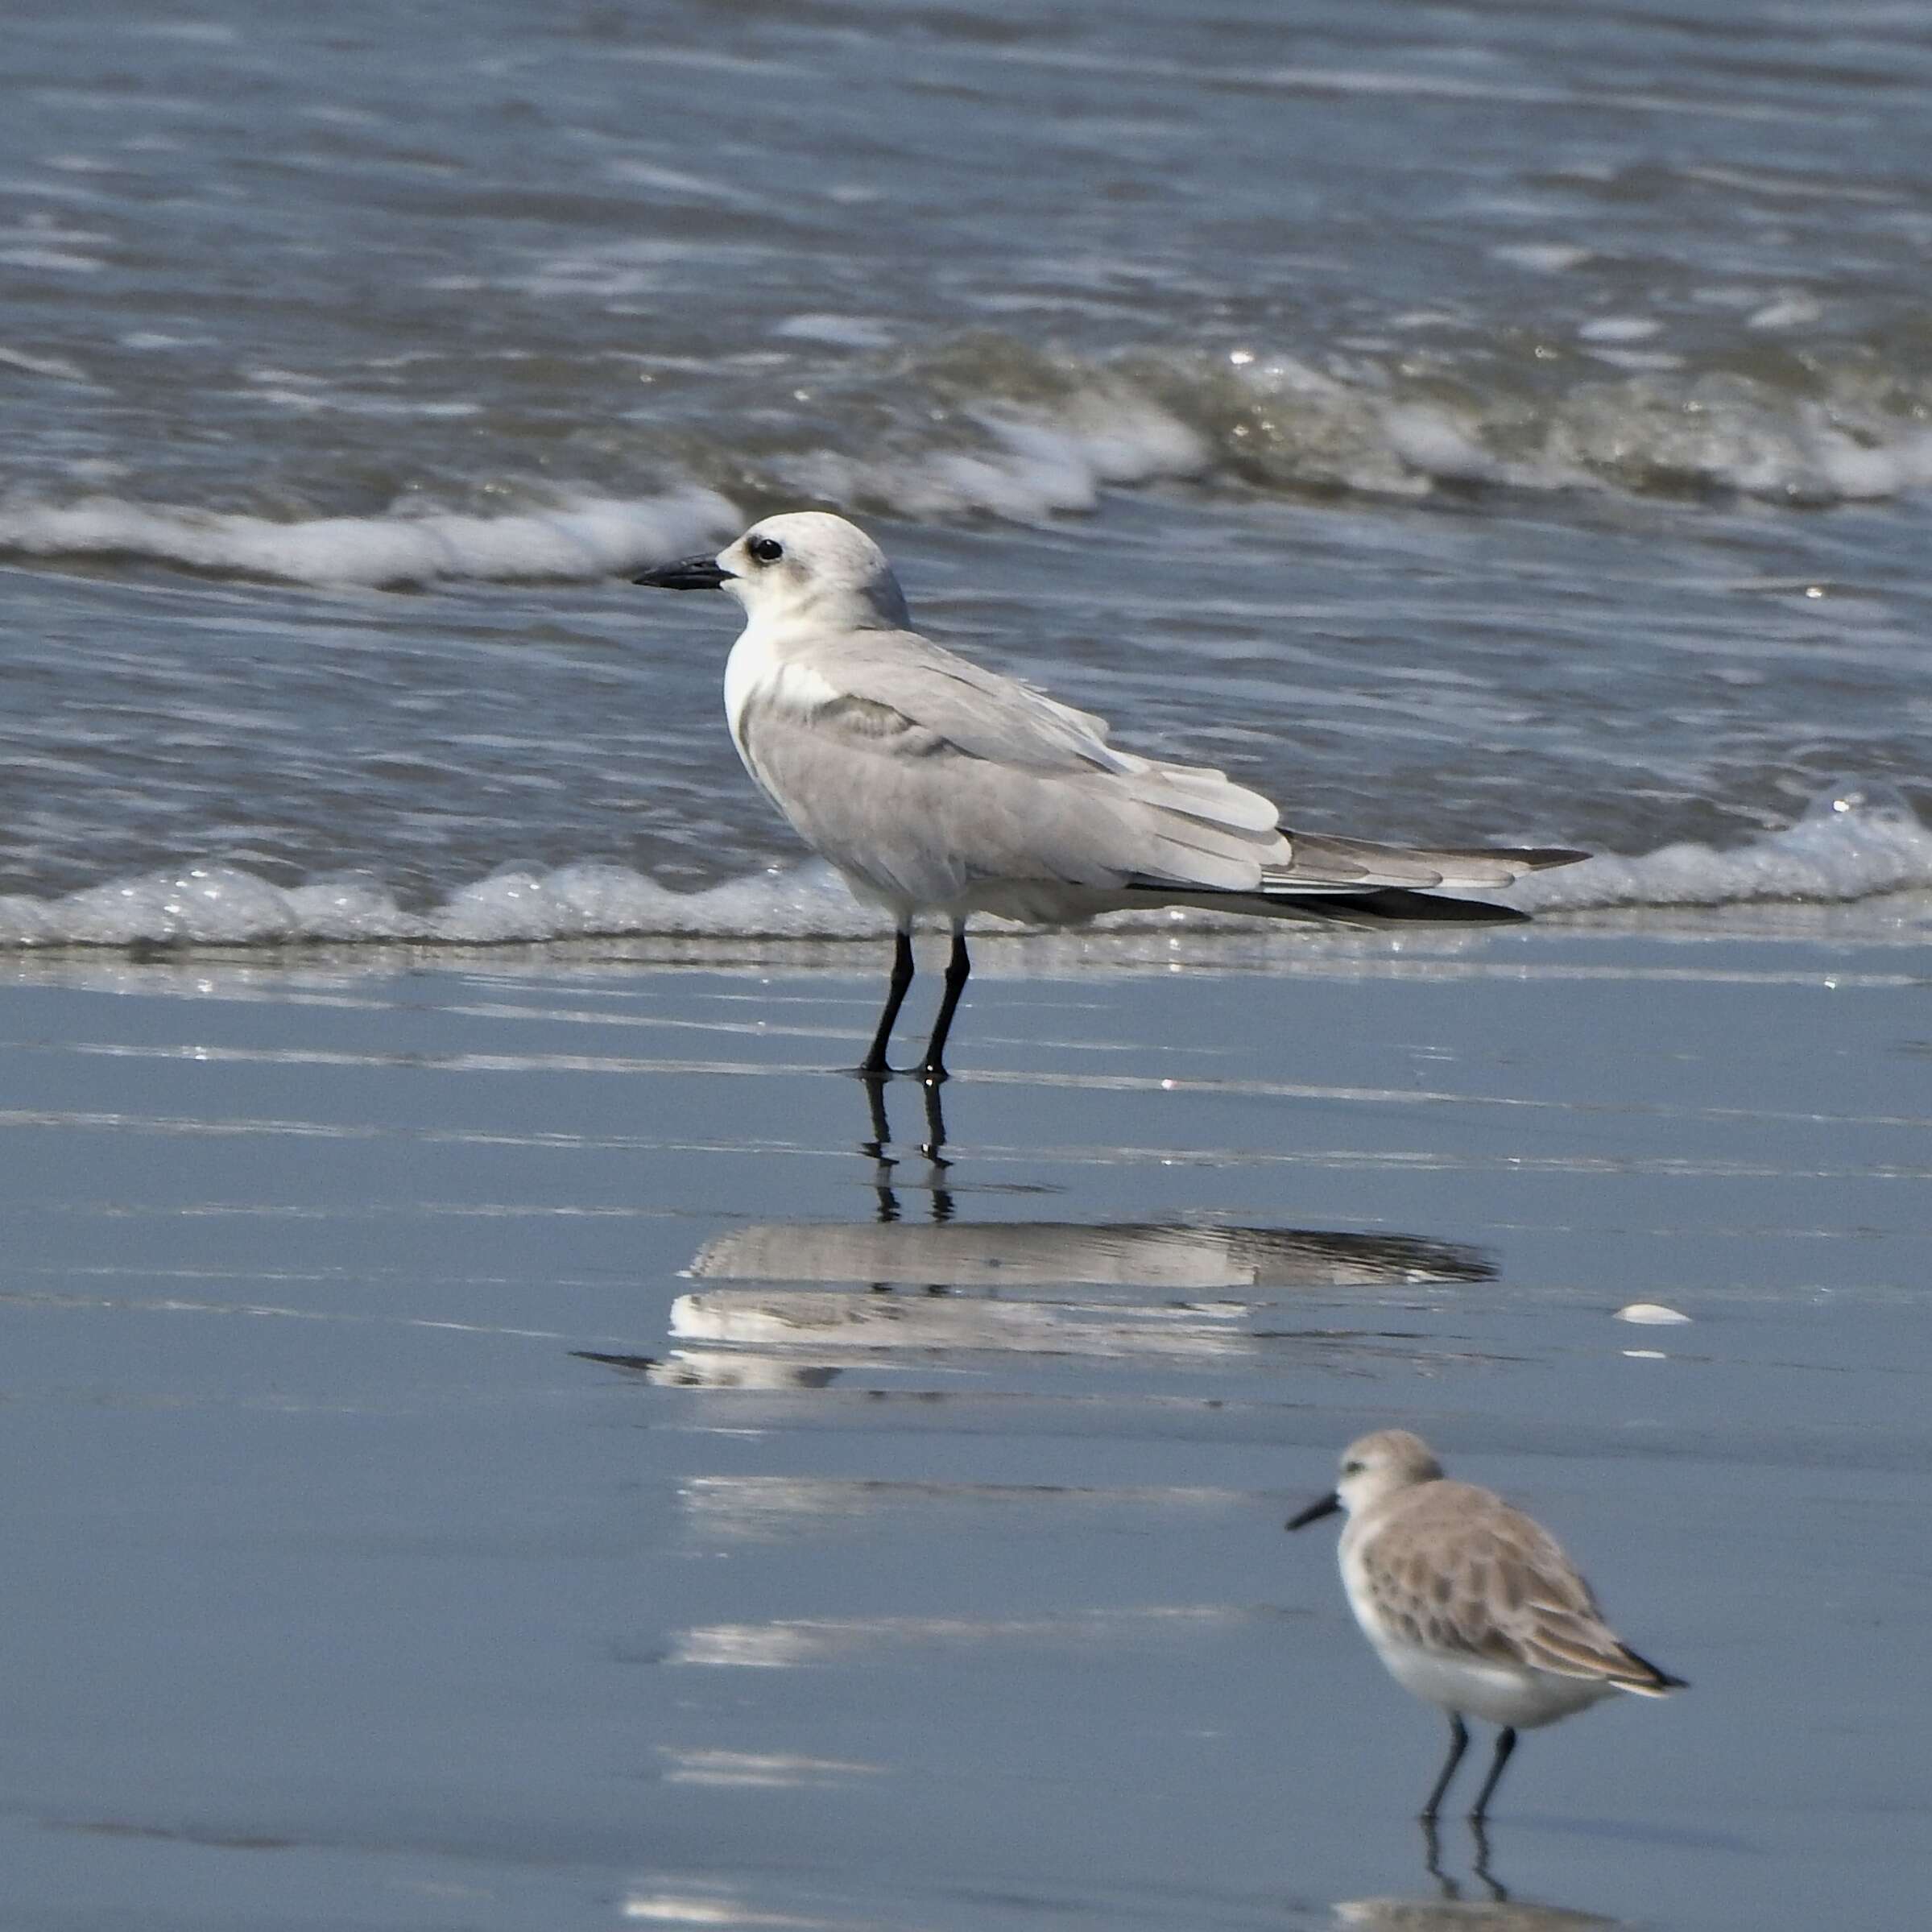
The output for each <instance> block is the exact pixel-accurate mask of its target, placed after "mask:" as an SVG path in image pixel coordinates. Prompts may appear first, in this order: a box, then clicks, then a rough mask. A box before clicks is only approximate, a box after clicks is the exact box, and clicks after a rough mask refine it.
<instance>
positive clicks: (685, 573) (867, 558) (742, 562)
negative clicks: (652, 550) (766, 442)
mask: <svg viewBox="0 0 1932 1932" xmlns="http://www.w3.org/2000/svg"><path fill="white" fill-rule="evenodd" d="M635 581H637V582H638V583H640V584H649V585H654V586H656V588H657V589H660V590H729V591H730V593H731V594H732V595H733V596H734V598H737V599H738V602H740V603H741V604H743V606H744V607H745V610H746V612H747V614H749V615H750V616H751V617H752V618H763V619H765V620H766V621H767V622H772V621H784V620H786V619H792V618H809V620H811V621H812V622H813V623H823V624H827V625H831V626H835V627H838V628H841V629H844V630H853V631H867V630H878V629H880V628H884V629H887V630H901V629H904V627H906V626H907V625H908V623H910V622H911V619H910V618H908V615H907V614H906V600H905V597H904V593H903V592H902V591H901V590H900V588H899V580H898V579H897V578H896V577H894V576H893V574H892V565H890V564H888V563H887V561H886V556H885V552H883V550H881V549H880V548H879V546H878V544H875V543H874V542H873V541H872V540H871V538H870V537H869V536H867V535H866V533H865V532H864V531H863V530H861V529H860V528H859V527H858V525H857V524H856V523H847V522H846V519H844V518H843V517H842V516H834V515H830V514H829V512H827V511H823V510H796V511H789V512H788V513H787V514H786V515H782V516H768V517H766V518H765V519H763V521H762V522H760V523H754V524H753V525H752V526H751V528H750V529H749V530H747V532H745V533H744V535H743V536H741V537H740V538H739V539H738V541H737V542H736V543H734V544H727V545H726V548H724V549H722V550H721V551H720V552H718V555H717V556H715V557H705V556H697V557H690V558H688V559H686V560H685V561H684V562H682V563H678V564H668V565H665V566H664V568H663V569H658V570H647V571H646V572H645V573H643V575H642V576H641V577H638V578H636V579H635Z"/></svg>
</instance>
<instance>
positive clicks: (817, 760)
mask: <svg viewBox="0 0 1932 1932" xmlns="http://www.w3.org/2000/svg"><path fill="white" fill-rule="evenodd" d="M636 581H638V582H639V583H640V584H650V585H656V586H658V587H660V588H661V589H666V590H717V589H720V588H722V589H724V590H729V591H730V593H731V594H732V595H733V596H734V597H735V598H737V599H738V602H740V603H741V604H743V606H744V607H745V610H746V613H747V623H746V625H745V628H744V630H743V633H742V634H741V635H739V637H738V642H737V643H736V645H735V646H734V647H733V649H732V652H731V656H730V662H729V664H727V666H726V671H725V709H726V714H727V716H728V717H729V718H730V726H731V736H732V738H733V739H734V741H735V742H736V743H737V746H738V755H740V756H741V757H742V758H743V759H744V761H745V765H746V767H747V770H749V771H750V772H751V776H752V777H753V778H755V780H757V781H758V784H759V787H760V788H762V789H763V792H764V793H765V795H766V796H767V797H768V798H770V800H771V801H772V803H773V804H774V805H776V806H777V807H778V809H779V810H780V812H782V813H784V815H785V817H787V818H788V820H790V821H791V823H792V829H794V830H795V831H796V833H797V834H798V835H799V836H800V837H801V838H803V839H804V840H805V843H806V844H807V845H809V846H811V847H812V849H813V850H814V851H816V852H818V853H820V854H822V855H823V856H824V857H825V858H827V859H829V861H830V862H831V863H832V864H833V865H834V866H835V867H837V868H838V871H839V872H840V873H841V874H842V875H843V876H844V878H845V879H846V883H847V884H848V885H850V887H851V888H852V890H853V891H854V892H855V893H856V894H857V895H858V896H859V897H860V898H861V899H863V900H867V901H869V902H870V903H871V904H875V905H879V906H882V907H883V908H885V910H886V911H887V912H890V913H891V914H892V920H893V923H894V925H895V926H896V929H897V934H898V937H897V943H896V949H895V951H894V954H893V961H892V983H891V985H890V987H889V989H888V991H887V995H886V1003H885V1011H884V1012H883V1014H881V1016H880V1017H879V1028H878V1031H877V1032H876V1033H875V1036H874V1038H873V1040H872V1045H871V1050H870V1051H869V1052H868V1053H867V1055H866V1057H865V1058H864V1060H863V1061H861V1062H860V1065H859V1069H858V1070H859V1071H860V1072H861V1073H863V1074H872V1075H882V1074H885V1073H887V1071H888V1070H889V1069H888V1068H887V1064H886V1048H887V1042H888V1040H890V1038H891V1035H892V1024H893V1022H894V1021H895V1020H896V1019H897V1018H898V1016H899V1008H900V1002H901V1001H902V1000H903V999H904V998H905V994H906V989H907V987H908V986H910V985H911V983H912V937H911V936H912V920H913V917H914V916H915V915H916V914H917V913H920V912H937V913H940V914H941V915H942V916H944V917H945V919H946V920H948V921H949V924H950V925H951V926H952V929H953V951H952V957H951V958H950V960H949V962H948V964H947V966H946V973H945V999H944V1000H943V1001H942V1002H941V1006H940V1009H939V1016H938V1019H937V1021H936V1022H935V1024H934V1026H933V1036H932V1040H931V1042H930V1044H929V1046H928V1047H927V1049H926V1057H925V1062H924V1064H923V1065H921V1067H920V1074H921V1075H922V1077H923V1078H925V1079H926V1080H928V1081H938V1080H943V1079H944V1078H945V1043H946V1035H947V1032H948V1031H949V1029H950V1028H951V1026H952V1024H953V1015H954V1010H955V1008H956V1007H958V1003H959V996H960V994H961V992H962V991H963V990H964V988H965V986H966V976H967V974H969V973H970V971H971V970H972V962H971V961H970V958H968V956H967V954H966V920H967V919H968V918H969V917H970V915H972V914H973V913H974V912H990V913H994V914H995V915H997V916H1000V917H1002V918H1007V919H1018V920H1029V921H1032V922H1036V923H1039V924H1042V925H1065V924H1068V923H1072V922H1078V921H1079V920H1086V919H1090V918H1092V917H1093V916H1094V914H1095V913H1097V912H1109V911H1115V910H1118V909H1119V908H1124V907H1128V906H1156V905H1192V906H1205V907H1211V908H1214V909H1216V910H1219V911H1225V912H1249V913H1254V914H1256V915H1259V916H1263V917H1268V918H1276V919H1295V920H1313V921H1318V922H1338V923H1340V924H1342V925H1370V926H1376V925H1402V924H1406V923H1409V922H1410V921H1413V920H1455V921H1458V922H1462V923H1473V924H1483V923H1487V922H1490V921H1496V920H1518V919H1520V918H1521V917H1522V916H1523V915H1521V914H1520V913H1517V912H1509V911H1507V910H1505V909H1504V908H1502V907H1500V906H1491V905H1483V904H1471V903H1469V902H1467V901H1465V900H1454V899H1438V898H1431V897H1429V896H1428V894H1429V891H1430V889H1432V888H1433V887H1453V888H1464V887H1473V888H1475V889H1478V890H1480V889H1483V888H1485V887H1498V886H1506V885H1508V884H1509V883H1511V882H1512V880H1514V879H1517V878H1519V877H1520V876H1521V875H1522V874H1523V873H1525V872H1527V871H1534V870H1536V869H1537V868H1538V867H1543V866H1558V865H1568V864H1570V863H1571V862H1572V861H1573V860H1574V859H1578V858H1582V856H1583V854H1582V853H1580V852H1571V851H1565V850H1558V849H1549V848H1544V849H1537V850H1505V849H1500V848H1499V849H1495V850H1491V849H1487V848H1475V849H1471V848H1468V847H1463V846H1444V847H1442V849H1440V850H1405V849H1401V848H1398V847H1396V846H1377V845H1367V844H1364V843H1363V842H1359V841H1358V840H1355V839H1348V838H1318V837H1314V836H1305V835H1303V834H1299V833H1289V832H1285V831H1283V830H1282V829H1281V827H1280V814H1279V813H1277V812H1276V809H1275V807H1274V806H1273V805H1272V804H1271V803H1270V802H1269V801H1268V800H1267V799H1265V798H1264V797H1263V796H1261V795H1260V793H1259V792H1250V791H1248V790H1247V789H1246V788H1244V787H1243V786H1240V785H1238V784H1234V783H1233V782H1232V781H1231V780H1229V779H1228V778H1227V777H1226V776H1224V775H1223V774H1222V773H1221V772H1214V771H1210V770H1208V769H1206V767H1202V766H1198V765H1175V764H1166V763H1162V762H1161V761H1160V760H1159V759H1152V758H1142V757H1139V756H1136V755H1135V754H1134V753H1132V752H1131V751H1120V750H1119V749H1118V748H1117V747H1115V746H1113V745H1111V744H1110V743H1108V742H1107V724H1106V722H1105V721H1104V720H1103V719H1101V718H1094V717H1092V716H1090V715H1089V714H1087V713H1086V712H1084V711H1076V710H1074V709H1073V707H1072V706H1071V705H1063V704H1061V703H1058V702H1057V701H1055V700H1054V699H1053V698H1050V697H1047V696H1046V695H1045V693H1042V692H1039V691H1036V690H1034V689H1032V687H1031V686H1030V685H1023V684H1020V683H1019V682H1017V681H1016V680H1014V679H1012V678H1010V677H1002V676H999V675H998V674H997V673H995V672H991V671H984V670H982V669H981V668H979V667H978V665H977V664H971V663H969V662H968V661H967V660H966V659H965V658H962V657H956V656H954V654H953V653H952V652H949V651H945V650H942V649H941V648H940V647H939V646H938V645H937V644H934V643H929V642H928V641H927V640H926V639H925V638H923V637H921V636H920V635H919V634H918V632H916V631H914V630H912V628H911V627H910V626H911V622H912V620H911V618H910V617H909V616H908V614H907V610H906V602H905V598H904V595H903V594H901V592H900V588H899V584H898V581H897V580H896V578H895V577H893V575H892V569H891V567H890V565H887V562H886V560H885V557H884V555H883V552H881V551H880V550H879V546H878V545H877V544H875V543H874V542H873V541H872V540H871V538H870V537H869V536H866V535H865V533H864V532H863V531H861V530H859V529H858V528H856V527H854V525H852V524H850V523H847V522H846V520H845V519H843V518H842V517H837V516H829V515H825V514H823V513H822V512H819V511H803V512H800V513H797V514H794V515H788V516H773V517H767V518H766V519H765V520H764V521H763V523H756V524H754V525H753V526H752V527H751V529H750V530H748V531H747V532H746V533H745V534H744V536H742V537H740V538H739V539H738V541H737V542H736V543H734V544H731V545H730V547H729V548H727V549H726V550H725V551H723V552H722V553H721V554H720V555H718V556H716V557H693V558H691V559H689V560H688V561H685V562H683V563H679V564H672V565H666V566H665V567H664V568H663V569H657V570H651V571H647V572H645V573H644V574H643V576H641V577H639V578H638V579H637V580H636Z"/></svg>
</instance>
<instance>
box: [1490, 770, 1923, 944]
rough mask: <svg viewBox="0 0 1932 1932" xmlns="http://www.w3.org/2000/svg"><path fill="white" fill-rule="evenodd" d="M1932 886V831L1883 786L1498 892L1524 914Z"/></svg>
mask: <svg viewBox="0 0 1932 1932" xmlns="http://www.w3.org/2000/svg"><path fill="white" fill-rule="evenodd" d="M1928 887H1932V827H1929V826H1927V825H1926V824H1925V823H1924V822H1923V821H1922V820H1921V819H1920V818H1919V817H1918V815H1917V814H1916V813H1914V812H1913V809H1912V807H1911V805H1909V803H1908V802H1907V801H1906V800H1905V797H1904V796H1903V795H1902V794H1901V793H1900V792H1897V791H1896V790H1894V789H1893V787H1891V786H1890V785H1888V784H1855V783H1850V782H1847V783H1846V784H1840V785H1836V786H1834V787H1832V788H1830V789H1829V790H1827V791H1826V792H1822V793H1821V794H1820V795H1819V796H1818V798H1816V799H1814V801H1812V804H1811V805H1810V809H1808V810H1807V811H1806V813H1805V815H1804V817H1802V818H1801V819H1800V820H1799V821H1798V823H1797V824H1796V825H1789V826H1787V827H1786V828H1785V829H1784V830H1782V831H1780V832H1773V833H1772V834H1769V836H1768V837H1766V838H1760V839H1754V840H1752V842H1751V843H1750V844H1748V845H1744V846H1731V847H1728V848H1724V849H1719V848H1718V847H1716V846H1707V845H1701V844H1698V843H1697V842H1694V841H1689V840H1686V841H1685V842H1682V843H1681V844H1677V845H1669V846H1661V847H1660V848H1659V849H1658V850H1656V851H1654V852H1646V853H1644V854H1642V855H1641V856H1640V857H1638V858H1620V857H1619V856H1617V855H1616V854H1614V853H1599V854H1598V855H1597V856H1596V857H1595V858H1589V859H1586V860H1585V861H1584V862H1583V863H1582V865H1578V866H1566V867H1563V868H1562V870H1560V871H1553V872H1533V873H1532V874H1530V875H1529V877H1527V878H1525V879H1520V880H1519V881H1518V882H1517V883H1516V885H1515V886H1514V887H1512V888H1511V889H1510V890H1509V891H1508V892H1506V893H1504V894H1501V895H1499V896H1500V897H1502V898H1504V899H1506V900H1508V903H1509V904H1512V905H1515V906H1518V907H1520V908H1522V909H1523V910H1524V911H1525V912H1578V911H1584V910H1589V909H1595V908H1609V907H1614V906H1719V905H1735V904H1748V903H1749V902H1752V901H1753V900H1797V901H1800V902H1806V903H1810V904H1827V905H1828V904H1843V903H1845V902H1847V901H1848V900H1859V899H1870V898H1874V897H1876V896H1879V895H1880V894H1882V893H1887V892H1913V891H1924V890H1926V888H1928Z"/></svg>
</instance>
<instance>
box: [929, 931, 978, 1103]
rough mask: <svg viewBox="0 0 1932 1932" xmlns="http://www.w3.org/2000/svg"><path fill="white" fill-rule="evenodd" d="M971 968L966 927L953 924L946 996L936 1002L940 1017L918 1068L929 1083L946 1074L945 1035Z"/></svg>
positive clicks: (940, 1078) (964, 988)
mask: <svg viewBox="0 0 1932 1932" xmlns="http://www.w3.org/2000/svg"><path fill="white" fill-rule="evenodd" d="M972 970H973V962H972V959H971V957H970V955H969V954H968V953H967V952H966V928H965V926H964V925H956V926H954V929H953V952H952V956H951V957H950V958H949V959H948V960H947V961H946V978H945V987H946V990H945V998H944V999H941V1001H940V1003H939V1017H938V1018H937V1020H934V1021H933V1037H932V1039H931V1040H929V1041H928V1043H927V1045H926V1057H925V1063H924V1064H923V1065H921V1066H920V1069H919V1077H920V1079H921V1080H923V1081H925V1082H927V1084H928V1085H929V1086H930V1085H933V1084H936V1083H937V1082H939V1081H941V1080H943V1079H945V1077H946V1066H945V1057H946V1035H947V1034H948V1033H949V1032H952V1030H953V1015H954V1012H957V1011H958V1006H959V995H961V994H962V993H963V992H964V991H966V980H967V978H969V977H970V974H971V973H972Z"/></svg>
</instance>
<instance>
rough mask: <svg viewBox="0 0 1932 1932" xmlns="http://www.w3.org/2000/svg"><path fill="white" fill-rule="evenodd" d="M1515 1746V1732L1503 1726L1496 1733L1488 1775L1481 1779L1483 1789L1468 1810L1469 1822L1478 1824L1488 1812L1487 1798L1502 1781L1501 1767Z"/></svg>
mask: <svg viewBox="0 0 1932 1932" xmlns="http://www.w3.org/2000/svg"><path fill="white" fill-rule="evenodd" d="M1515 1749H1516V1732H1515V1731H1512V1730H1510V1729H1509V1728H1508V1727H1504V1729H1503V1730H1501V1731H1498V1732H1497V1733H1496V1756H1494V1757H1493V1758H1491V1760H1489V1775H1488V1777H1486V1778H1484V1779H1483V1789H1481V1790H1480V1791H1479V1792H1478V1793H1476V1802H1475V1807H1474V1809H1473V1810H1471V1812H1470V1814H1469V1818H1470V1822H1471V1824H1476V1825H1479V1824H1481V1823H1482V1822H1483V1819H1484V1818H1486V1817H1487V1815H1488V1813H1489V1800H1490V1796H1491V1793H1493V1792H1494V1791H1495V1789H1496V1786H1497V1785H1500V1783H1502V1781H1503V1767H1504V1765H1505V1764H1508V1762H1509V1754H1510V1752H1512V1751H1513V1750H1515Z"/></svg>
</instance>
